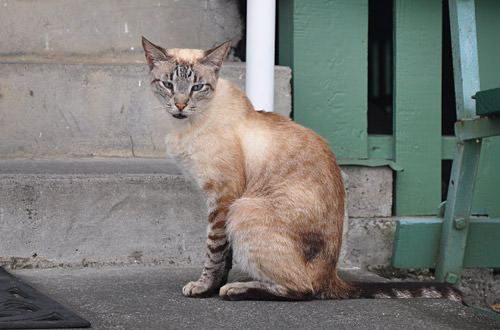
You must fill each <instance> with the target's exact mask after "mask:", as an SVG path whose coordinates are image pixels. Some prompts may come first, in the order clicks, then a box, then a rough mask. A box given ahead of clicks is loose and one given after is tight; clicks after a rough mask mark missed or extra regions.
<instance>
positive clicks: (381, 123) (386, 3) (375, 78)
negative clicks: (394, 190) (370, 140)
mask: <svg viewBox="0 0 500 330" xmlns="http://www.w3.org/2000/svg"><path fill="white" fill-rule="evenodd" d="M392 31H393V2H392V0H370V1H369V3H368V134H392V91H393V86H392V84H393V82H392V79H393V77H392V72H393V58H392V52H393V41H392Z"/></svg>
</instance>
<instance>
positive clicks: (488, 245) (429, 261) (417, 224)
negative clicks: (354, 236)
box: [392, 218, 500, 268]
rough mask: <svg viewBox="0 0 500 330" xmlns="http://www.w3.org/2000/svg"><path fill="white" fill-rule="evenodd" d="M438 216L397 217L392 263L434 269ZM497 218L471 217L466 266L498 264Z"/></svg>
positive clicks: (400, 265)
mask: <svg viewBox="0 0 500 330" xmlns="http://www.w3.org/2000/svg"><path fill="white" fill-rule="evenodd" d="M442 223H443V219H441V218H405V219H400V220H398V224H397V227H396V235H395V238H394V245H393V253H392V265H393V266H394V267H396V268H434V267H436V257H437V249H438V247H439V240H440V237H441V226H442ZM498 233H500V219H475V218H473V219H470V221H469V235H468V239H467V244H466V248H465V253H464V263H463V266H464V267H465V268H498V267H500V258H498V251H499V250H500V235H499V234H498Z"/></svg>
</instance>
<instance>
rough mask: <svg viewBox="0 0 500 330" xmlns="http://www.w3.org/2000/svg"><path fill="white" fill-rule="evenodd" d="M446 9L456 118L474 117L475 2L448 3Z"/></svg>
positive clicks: (458, 0) (476, 73)
mask: <svg viewBox="0 0 500 330" xmlns="http://www.w3.org/2000/svg"><path fill="white" fill-rule="evenodd" d="M449 8H450V9H449V10H450V32H451V49H452V53H453V75H454V82H455V99H456V104H457V118H458V119H467V118H473V117H474V116H475V115H476V103H475V102H474V100H473V99H472V97H473V96H474V95H475V94H476V92H478V91H479V90H480V88H479V62H478V55H477V33H476V14H475V5H474V0H449Z"/></svg>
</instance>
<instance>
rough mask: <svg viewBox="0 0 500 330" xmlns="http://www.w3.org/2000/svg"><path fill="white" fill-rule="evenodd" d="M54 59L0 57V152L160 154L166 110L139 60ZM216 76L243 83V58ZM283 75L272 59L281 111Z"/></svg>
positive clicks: (287, 75)
mask: <svg viewBox="0 0 500 330" xmlns="http://www.w3.org/2000/svg"><path fill="white" fill-rule="evenodd" d="M35 2H36V1H35ZM39 2H41V3H45V1H39ZM39 2H36V3H39ZM28 3H31V2H30V1H28ZM9 4H10V2H9ZM0 40H1V38H0ZM17 60H18V59H17ZM33 60H34V61H35V62H33ZM57 60H58V61H61V62H60V63H52V62H50V61H49V60H47V61H42V60H40V58H39V57H36V58H32V57H30V58H29V59H26V62H16V58H12V57H9V58H3V59H0V109H2V114H1V115H0V138H1V140H2V143H0V158H11V157H23V158H29V157H44V158H53V157H68V156H89V155H92V156H118V157H135V156H137V157H163V155H164V153H165V147H164V139H165V135H166V133H167V114H166V112H165V111H163V110H161V106H160V104H159V102H158V101H157V99H156V97H155V96H154V95H153V93H152V92H151V90H150V86H149V73H148V67H147V65H146V63H145V60H143V59H141V60H140V61H138V62H137V63H136V62H134V61H131V62H126V60H127V58H123V59H121V60H120V61H115V62H110V61H107V62H102V61H101V62H100V63H92V59H87V60H86V61H83V62H85V63H76V62H78V61H79V60H78V58H74V57H62V58H58V59H57ZM221 76H222V77H223V78H226V79H229V80H231V81H232V82H233V83H235V84H236V85H238V86H239V87H240V88H244V84H245V64H244V63H241V62H239V63H236V62H227V63H224V65H223V67H222V70H221ZM290 79H291V71H290V69H289V68H287V67H276V70H275V85H276V89H275V110H276V112H277V113H280V114H283V115H285V116H289V115H290V112H291V88H290Z"/></svg>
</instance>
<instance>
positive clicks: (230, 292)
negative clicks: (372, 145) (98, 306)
mask: <svg viewBox="0 0 500 330" xmlns="http://www.w3.org/2000/svg"><path fill="white" fill-rule="evenodd" d="M142 45H143V48H144V51H145V55H146V59H147V63H148V65H149V69H150V74H151V87H152V89H153V91H154V92H155V94H156V95H157V96H158V98H159V100H160V101H161V103H162V105H163V106H164V107H165V110H166V112H167V113H168V114H169V117H170V118H171V121H172V128H171V129H170V131H169V132H168V135H167V138H166V146H167V154H168V155H169V156H171V157H173V158H174V159H175V160H176V161H177V162H178V164H179V166H180V167H181V168H182V169H184V170H185V171H187V172H188V173H189V175H191V176H192V177H193V178H194V181H195V182H196V183H197V184H198V185H199V187H200V188H201V189H202V190H203V192H204V194H205V197H206V200H207V206H208V229H207V249H206V261H205V263H204V268H203V271H202V274H201V276H200V278H199V279H198V280H197V281H193V282H189V283H188V284H187V285H185V286H184V287H183V289H182V292H183V294H184V295H185V296H188V297H208V296H212V295H214V294H217V293H218V294H219V295H220V296H221V297H222V298H224V299H228V300H241V299H267V300H307V299H347V298H409V297H431V298H448V299H451V300H455V301H462V296H461V294H460V292H459V291H458V290H457V289H455V288H454V287H452V286H450V285H447V284H442V283H427V284H426V283H405V282H403V283H356V282H348V281H344V280H342V279H341V278H340V277H339V276H338V275H337V266H338V260H339V253H340V247H341V243H342V242H341V241H342V226H343V217H344V198H345V190H344V185H343V182H342V177H341V172H340V169H339V166H338V165H337V163H336V160H335V156H334V154H333V152H332V151H331V150H330V148H329V146H328V145H327V142H326V141H325V140H324V139H323V138H322V137H320V136H319V135H317V134H316V133H314V132H313V131H312V130H310V129H308V128H305V127H303V126H300V125H298V124H297V123H295V122H293V121H292V120H290V119H288V118H285V117H282V116H280V115H277V114H273V113H268V112H259V111H255V110H254V108H253V106H252V104H251V102H250V101H249V100H248V98H247V97H246V96H245V93H244V92H243V91H241V90H240V89H238V88H237V87H236V86H234V85H233V84H232V83H230V82H228V81H226V80H224V79H219V78H218V75H219V70H220V68H221V65H222V61H223V59H224V57H225V54H226V52H227V51H228V49H229V47H230V42H229V41H228V42H225V43H223V44H222V45H220V46H218V47H215V48H213V49H211V50H208V51H203V50H193V49H165V48H162V47H160V46H157V45H154V44H153V43H151V42H150V41H148V40H147V39H145V38H144V37H143V39H142ZM233 257H234V259H235V260H236V261H237V262H238V264H239V265H240V266H241V267H242V268H243V269H244V270H245V271H246V272H247V273H248V274H249V275H250V277H251V278H252V280H251V281H248V282H233V283H227V277H228V272H229V270H230V269H231V267H232V259H233Z"/></svg>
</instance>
